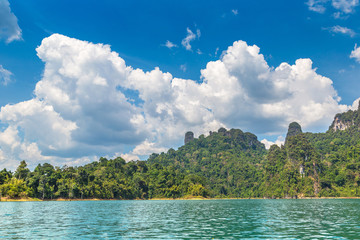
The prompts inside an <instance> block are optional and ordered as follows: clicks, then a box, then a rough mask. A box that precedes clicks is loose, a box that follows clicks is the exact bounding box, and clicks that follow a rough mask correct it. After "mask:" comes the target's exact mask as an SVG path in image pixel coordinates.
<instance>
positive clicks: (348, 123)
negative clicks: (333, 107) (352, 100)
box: [329, 101, 360, 131]
mask: <svg viewBox="0 0 360 240" xmlns="http://www.w3.org/2000/svg"><path fill="white" fill-rule="evenodd" d="M353 126H356V127H358V128H359V129H360V101H359V106H358V109H357V110H355V111H353V110H349V111H347V112H344V113H338V114H336V115H335V118H334V121H333V122H332V124H331V126H330V128H329V130H332V131H338V130H340V131H343V130H346V129H348V128H350V127H353Z"/></svg>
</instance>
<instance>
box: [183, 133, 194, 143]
mask: <svg viewBox="0 0 360 240" xmlns="http://www.w3.org/2000/svg"><path fill="white" fill-rule="evenodd" d="M193 140H194V133H193V132H190V131H189V132H187V133H185V139H184V143H185V144H187V143H188V142H191V141H193Z"/></svg>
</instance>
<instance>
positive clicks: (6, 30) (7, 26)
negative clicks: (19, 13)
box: [0, 0, 21, 43]
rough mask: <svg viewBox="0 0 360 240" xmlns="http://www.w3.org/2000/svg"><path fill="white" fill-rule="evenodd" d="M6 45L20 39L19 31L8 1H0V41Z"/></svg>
mask: <svg viewBox="0 0 360 240" xmlns="http://www.w3.org/2000/svg"><path fill="white" fill-rule="evenodd" d="M1 38H3V39H6V42H7V43H10V42H12V41H14V40H20V39H21V29H20V27H19V25H18V23H17V18H16V16H15V15H14V14H13V13H12V12H11V9H10V4H9V1H8V0H0V39H1Z"/></svg>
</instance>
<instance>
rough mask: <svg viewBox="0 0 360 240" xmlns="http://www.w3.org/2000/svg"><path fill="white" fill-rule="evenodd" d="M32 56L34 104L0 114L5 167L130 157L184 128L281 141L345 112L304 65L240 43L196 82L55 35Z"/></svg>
mask: <svg viewBox="0 0 360 240" xmlns="http://www.w3.org/2000/svg"><path fill="white" fill-rule="evenodd" d="M37 53H38V56H39V57H40V59H41V60H42V61H44V63H45V70H44V74H43V78H42V79H41V81H39V82H38V83H37V84H36V87H35V90H34V96H35V97H34V98H33V99H31V100H28V101H25V102H20V103H17V104H13V105H6V106H3V107H2V108H1V111H0V121H1V122H2V123H3V124H6V125H7V128H6V129H5V130H3V131H0V150H1V156H2V158H3V157H4V156H5V157H6V158H7V159H10V160H11V159H13V160H11V161H15V160H17V161H18V160H19V159H20V157H21V159H26V160H27V158H26V154H29V156H32V157H31V158H35V157H36V158H38V160H37V161H41V160H44V161H45V160H47V159H49V158H51V160H52V161H55V160H56V161H57V162H58V163H69V162H71V163H79V162H82V161H85V162H86V161H89V159H93V158H94V156H102V155H108V154H113V153H117V152H122V153H121V154H122V156H123V157H125V158H126V159H127V160H131V159H138V158H139V156H146V155H148V154H151V153H152V152H161V151H165V150H166V149H167V148H169V147H176V146H178V145H180V144H181V143H182V142H183V137H184V133H185V132H186V131H188V130H191V131H193V132H194V133H195V134H196V135H199V134H203V133H206V132H208V131H210V130H216V129H218V128H219V127H222V126H224V127H227V128H240V129H243V130H245V131H251V132H254V133H256V134H282V133H284V131H286V129H287V126H288V124H289V122H292V121H297V122H299V123H300V124H301V125H302V127H303V128H305V129H309V130H311V129H317V128H319V127H322V128H324V129H326V128H327V126H328V125H329V124H330V123H331V120H332V118H333V116H334V114H335V113H337V112H341V111H345V110H347V109H348V108H349V107H348V106H345V105H339V101H340V98H339V97H338V95H337V92H336V91H335V89H334V88H333V86H332V81H331V80H330V79H329V78H326V77H324V76H321V75H319V74H318V73H317V72H316V69H315V68H313V66H312V61H311V60H310V59H298V60H297V61H296V62H295V63H294V64H292V65H291V64H288V63H281V64H280V65H279V66H278V67H276V68H273V67H270V66H268V63H267V62H266V61H265V59H264V56H263V55H262V54H261V53H260V48H259V47H258V46H256V45H253V46H250V45H248V44H247V43H246V42H244V41H236V42H234V43H233V45H232V46H230V47H228V49H227V50H226V51H224V52H223V54H222V56H221V58H220V59H219V60H217V61H212V62H209V63H208V64H207V65H206V68H205V69H203V70H201V79H200V80H201V81H194V80H188V79H181V78H176V77H173V76H172V74H170V73H165V72H162V71H161V70H160V69H159V68H155V69H154V70H152V71H143V70H142V69H134V68H132V67H130V66H126V64H125V61H124V60H123V59H122V58H120V57H119V56H118V54H117V53H115V52H113V51H111V49H110V47H109V46H108V45H102V44H93V43H89V42H86V41H80V40H77V39H73V38H69V37H66V36H63V35H59V34H54V35H52V36H50V37H48V38H45V39H44V40H43V41H42V44H41V45H40V47H38V48H37ZM129 92H130V93H131V94H129ZM315 113H316V114H315ZM1 136H3V137H1ZM9 136H11V137H9ZM1 139H2V140H1ZM4 139H5V140H4ZM279 141H280V140H279ZM131 146H133V150H132V151H126V152H124V151H123V150H122V149H125V148H126V149H129V148H130V149H131ZM121 154H119V155H121ZM23 157H24V158H23ZM54 159H55V160H54ZM32 161H35V160H32ZM9 164H10V163H9ZM17 164H18V162H16V165H17Z"/></svg>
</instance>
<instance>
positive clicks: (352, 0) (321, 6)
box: [306, 0, 359, 18]
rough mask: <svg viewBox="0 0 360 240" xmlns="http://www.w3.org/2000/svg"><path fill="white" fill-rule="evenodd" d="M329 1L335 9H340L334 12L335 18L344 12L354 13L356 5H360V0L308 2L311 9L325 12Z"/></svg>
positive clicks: (313, 0) (315, 0)
mask: <svg viewBox="0 0 360 240" xmlns="http://www.w3.org/2000/svg"><path fill="white" fill-rule="evenodd" d="M329 2H331V6H332V7H333V8H334V9H336V10H338V11H339V12H336V13H335V14H334V17H335V18H341V16H342V15H343V14H349V13H353V12H354V9H355V7H357V6H358V5H359V0H331V1H330V0H309V1H307V2H306V4H307V5H308V6H309V10H311V11H314V12H318V13H324V12H325V11H326V8H327V3H329Z"/></svg>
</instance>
